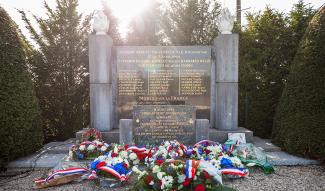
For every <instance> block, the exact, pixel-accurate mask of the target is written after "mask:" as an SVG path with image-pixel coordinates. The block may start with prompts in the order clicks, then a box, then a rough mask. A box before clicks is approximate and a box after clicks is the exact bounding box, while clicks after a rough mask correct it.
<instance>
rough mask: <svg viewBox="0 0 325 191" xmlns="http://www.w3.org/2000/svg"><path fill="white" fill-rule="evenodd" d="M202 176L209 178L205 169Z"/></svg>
mask: <svg viewBox="0 0 325 191" xmlns="http://www.w3.org/2000/svg"><path fill="white" fill-rule="evenodd" d="M203 175H204V178H206V179H209V178H210V175H209V173H207V172H206V171H205V170H204V171H203Z"/></svg>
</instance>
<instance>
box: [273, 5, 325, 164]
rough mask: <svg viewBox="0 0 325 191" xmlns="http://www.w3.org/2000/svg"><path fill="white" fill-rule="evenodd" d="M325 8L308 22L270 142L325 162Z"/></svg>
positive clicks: (278, 109) (291, 69)
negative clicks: (322, 159)
mask: <svg viewBox="0 0 325 191" xmlns="http://www.w3.org/2000/svg"><path fill="white" fill-rule="evenodd" d="M324 60H325V7H322V8H321V9H320V10H319V12H318V13H317V14H316V15H315V16H314V17H313V19H312V20H311V22H310V24H309V26H308V28H307V31H306V33H305V35H304V38H303V40H302V41H301V44H300V48H299V50H298V52H297V54H296V56H295V59H294V62H293V64H292V66H291V68H290V74H289V77H288V82H287V84H286V86H285V88H284V91H283V94H282V97H281V100H280V103H279V106H278V107H277V111H276V115H275V120H274V129H273V133H272V138H273V139H272V140H273V142H275V143H276V144H278V145H280V146H281V147H283V148H284V149H285V150H287V151H289V152H291V153H296V154H303V155H307V156H311V157H316V158H319V157H321V158H325V149H324V148H325V118H324V116H325V88H324V87H325V83H324V76H325V65H324Z"/></svg>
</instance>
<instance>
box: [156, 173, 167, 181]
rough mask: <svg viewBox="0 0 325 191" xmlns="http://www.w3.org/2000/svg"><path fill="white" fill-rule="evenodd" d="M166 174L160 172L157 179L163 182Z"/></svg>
mask: <svg viewBox="0 0 325 191" xmlns="http://www.w3.org/2000/svg"><path fill="white" fill-rule="evenodd" d="M164 174H165V173H164V172H158V173H157V178H158V179H159V180H161V179H162V178H163V176H164Z"/></svg>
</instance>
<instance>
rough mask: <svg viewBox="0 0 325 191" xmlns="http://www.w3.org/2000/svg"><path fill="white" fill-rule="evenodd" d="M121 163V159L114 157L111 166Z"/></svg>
mask: <svg viewBox="0 0 325 191" xmlns="http://www.w3.org/2000/svg"><path fill="white" fill-rule="evenodd" d="M121 162H123V159H122V158H121V157H114V158H113V165H115V164H117V163H121Z"/></svg>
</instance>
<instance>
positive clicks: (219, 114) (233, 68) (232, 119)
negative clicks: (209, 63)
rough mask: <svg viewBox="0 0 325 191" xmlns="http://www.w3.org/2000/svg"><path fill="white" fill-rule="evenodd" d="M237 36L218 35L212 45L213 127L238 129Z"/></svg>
mask: <svg viewBox="0 0 325 191" xmlns="http://www.w3.org/2000/svg"><path fill="white" fill-rule="evenodd" d="M238 40H239V36H238V34H220V35H219V36H218V37H217V38H216V39H215V40H214V43H213V49H214V54H215V59H216V71H215V74H216V76H215V79H216V81H215V83H216V98H215V101H216V109H215V113H216V116H215V125H214V126H215V127H216V128H217V129H219V130H231V131H232V130H237V129H238Z"/></svg>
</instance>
